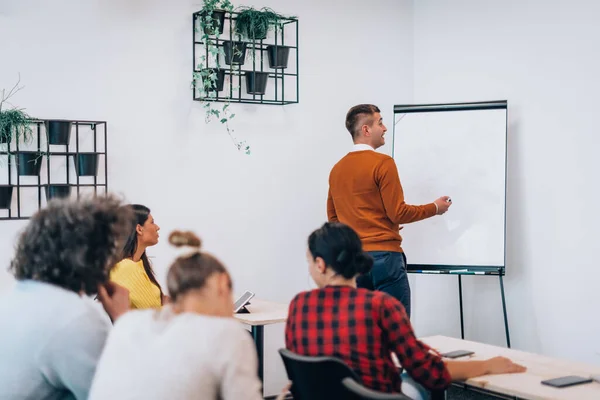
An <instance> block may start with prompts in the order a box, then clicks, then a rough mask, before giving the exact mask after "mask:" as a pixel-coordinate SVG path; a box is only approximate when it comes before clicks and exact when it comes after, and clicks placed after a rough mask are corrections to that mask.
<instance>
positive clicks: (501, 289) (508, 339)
mask: <svg viewBox="0 0 600 400" xmlns="http://www.w3.org/2000/svg"><path fill="white" fill-rule="evenodd" d="M498 276H499V277H500V293H501V294H502V311H503V312H504V329H505V331H506V347H508V348H510V334H509V333H508V316H507V315H506V299H505V298H504V281H503V280H502V274H500V275H498Z"/></svg>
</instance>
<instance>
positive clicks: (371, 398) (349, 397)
mask: <svg viewBox="0 0 600 400" xmlns="http://www.w3.org/2000/svg"><path fill="white" fill-rule="evenodd" d="M342 386H344V389H345V390H346V393H345V395H344V399H346V400H411V399H410V397H408V396H405V395H403V394H402V393H380V392H376V391H374V390H371V389H367V388H366V387H364V386H363V385H361V384H360V383H358V382H356V381H355V380H354V379H352V378H344V379H343V380H342Z"/></svg>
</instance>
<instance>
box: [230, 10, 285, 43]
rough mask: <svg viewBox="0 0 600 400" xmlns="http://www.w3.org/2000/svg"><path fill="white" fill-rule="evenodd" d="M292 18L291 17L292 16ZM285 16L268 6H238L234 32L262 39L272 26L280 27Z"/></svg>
mask: <svg viewBox="0 0 600 400" xmlns="http://www.w3.org/2000/svg"><path fill="white" fill-rule="evenodd" d="M292 18H293V17H292ZM284 19H286V17H284V16H282V15H280V14H278V13H276V12H275V11H273V10H272V9H270V8H268V7H263V8H261V9H260V10H257V9H255V8H254V7H239V8H238V15H237V18H236V22H235V33H236V34H237V35H239V36H242V37H245V38H248V39H249V40H253V41H255V40H264V39H266V38H267V34H268V33H269V30H270V29H271V28H272V27H278V26H279V27H281V26H282V20H284Z"/></svg>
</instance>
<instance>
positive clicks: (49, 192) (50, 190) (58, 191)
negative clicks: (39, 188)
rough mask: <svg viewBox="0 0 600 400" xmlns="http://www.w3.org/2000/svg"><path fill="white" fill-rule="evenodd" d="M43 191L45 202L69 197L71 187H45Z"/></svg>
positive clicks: (65, 185) (63, 185)
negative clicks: (44, 191) (44, 192)
mask: <svg viewBox="0 0 600 400" xmlns="http://www.w3.org/2000/svg"><path fill="white" fill-rule="evenodd" d="M45 189H46V200H51V199H55V198H63V197H69V196H70V195H71V185H67V184H52V185H46V188H45Z"/></svg>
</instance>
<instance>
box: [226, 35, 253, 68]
mask: <svg viewBox="0 0 600 400" xmlns="http://www.w3.org/2000/svg"><path fill="white" fill-rule="evenodd" d="M247 46H248V43H246V42H241V41H237V42H233V41H230V40H225V41H224V42H223V52H224V53H225V64H227V65H244V63H245V62H246V48H247Z"/></svg>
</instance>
